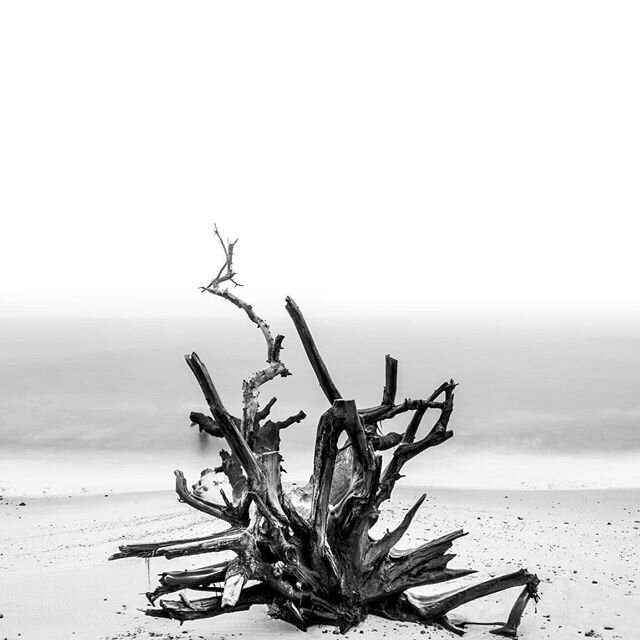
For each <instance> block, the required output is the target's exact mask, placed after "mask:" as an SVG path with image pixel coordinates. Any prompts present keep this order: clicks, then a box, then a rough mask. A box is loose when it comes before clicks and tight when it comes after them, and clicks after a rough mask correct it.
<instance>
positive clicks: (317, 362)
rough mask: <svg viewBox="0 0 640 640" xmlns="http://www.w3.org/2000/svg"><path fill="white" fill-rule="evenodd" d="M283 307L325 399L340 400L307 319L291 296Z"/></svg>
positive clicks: (340, 396) (331, 401) (332, 401)
mask: <svg viewBox="0 0 640 640" xmlns="http://www.w3.org/2000/svg"><path fill="white" fill-rule="evenodd" d="M285 308H286V310H287V313H288V314H289V315H290V316H291V319H292V320H293V324H294V325H295V328H296V331H297V332H298V335H299V336H300V340H301V341H302V346H303V347H304V350H305V353H306V354H307V358H308V359H309V362H310V363H311V367H312V368H313V371H314V373H315V374H316V378H317V379H318V383H319V384H320V388H321V389H322V391H323V392H324V395H325V396H326V397H327V400H328V401H329V402H330V403H331V404H333V403H334V402H335V401H336V400H340V399H341V398H342V395H340V392H339V391H338V388H337V387H336V385H335V384H334V383H333V380H332V379H331V376H330V375H329V370H328V369H327V365H325V363H324V360H323V359H322V356H321V355H320V352H319V351H318V347H317V346H316V343H315V342H314V340H313V336H312V335H311V331H310V330H309V327H308V325H307V321H306V320H305V319H304V316H303V315H302V311H300V308H299V307H298V305H297V304H296V303H295V302H294V300H293V299H292V298H290V297H287V304H286V306H285Z"/></svg>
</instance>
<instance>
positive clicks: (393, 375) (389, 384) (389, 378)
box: [382, 354, 398, 405]
mask: <svg viewBox="0 0 640 640" xmlns="http://www.w3.org/2000/svg"><path fill="white" fill-rule="evenodd" d="M384 365H385V367H384V368H385V383H384V391H383V392H382V404H386V405H392V404H394V402H395V401H396V391H397V389H398V361H397V360H396V359H395V358H392V357H391V356H390V355H389V354H387V355H386V356H385V359H384Z"/></svg>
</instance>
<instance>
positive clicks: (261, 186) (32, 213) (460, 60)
mask: <svg viewBox="0 0 640 640" xmlns="http://www.w3.org/2000/svg"><path fill="white" fill-rule="evenodd" d="M638 33H640V5H639V4H638V3H636V2H629V3H625V2H615V3H611V2H598V3H594V2H586V1H584V0H583V1H580V2H558V1H553V2H540V1H538V2H527V3H524V2H512V1H510V2H476V1H474V2H419V3H411V2H386V3H378V2H371V1H368V2H364V3H359V2H335V3H334V2H321V3H308V2H301V1H299V0H296V2H290V3H289V2H287V3H284V2H260V3H247V2H227V3H222V2H220V3H210V2H188V3H185V2H172V3H167V2H159V1H157V0H154V1H153V2H135V1H130V0H128V1H126V2H113V1H110V2H100V3H98V2H87V1H83V2H77V3H71V2H42V3H37V2H11V3H10V2H4V3H2V5H1V6H0V91H1V93H2V98H1V100H0V176H1V177H0V180H1V181H2V186H1V189H0V207H1V208H0V211H1V213H2V220H3V223H2V233H1V237H0V268H1V269H2V277H1V278H0V304H1V305H2V309H1V310H0V314H2V315H14V316H15V315H23V314H44V313H51V314H71V315H87V314H116V315H128V314H132V315H139V314H146V313H158V312H160V313H166V314H170V313H200V312H201V311H202V310H203V309H204V307H203V302H202V299H203V296H198V294H197V293H196V291H195V287H196V285H198V284H201V283H203V282H204V281H205V280H206V279H207V277H209V276H210V275H211V274H212V273H213V272H214V270H215V267H216V265H217V253H214V252H215V251H216V250H217V248H216V247H215V245H214V244H213V241H212V238H211V235H210V229H211V226H212V223H213V221H214V220H215V221H217V222H218V224H219V225H220V226H221V228H222V229H223V230H224V231H226V232H227V233H228V234H230V235H239V236H240V244H239V245H238V264H237V266H238V270H239V272H240V279H241V280H242V281H245V282H249V283H250V285H251V287H250V295H251V297H252V299H253V300H255V301H256V302H257V303H260V302H262V303H263V304H266V305H271V304H274V305H277V306H280V305H281V304H282V298H283V297H284V295H286V294H291V295H293V296H294V297H296V299H298V300H299V301H300V302H301V303H304V306H305V309H312V310H313V311H314V312H321V311H325V312H326V313H328V314H331V313H333V312H336V313H343V312H345V311H347V312H349V313H350V312H351V311H352V310H355V309H368V310H371V309H378V310H379V309H381V308H382V307H384V306H387V305H395V306H396V308H397V309H399V310H400V311H401V312H404V311H409V310H416V309H418V310H423V311H427V310H431V311H433V310H445V311H469V310H476V309H479V310H483V311H501V310H512V311H528V310H533V309H535V310H558V311H575V310H578V311H584V310H587V311H607V312H611V313H620V314H622V313H623V312H629V311H634V312H637V311H640V293H639V287H638V274H639V273H640V268H639V267H640V264H639V263H640V258H639V257H638V244H639V234H638V231H639V230H640V226H639V224H638V213H639V204H640V184H639V176H640V116H639V115H638V114H640V82H639V78H640V68H639V67H640V38H639V37H638ZM267 301H268V302H267ZM210 308H211V306H210V303H209V304H207V309H210Z"/></svg>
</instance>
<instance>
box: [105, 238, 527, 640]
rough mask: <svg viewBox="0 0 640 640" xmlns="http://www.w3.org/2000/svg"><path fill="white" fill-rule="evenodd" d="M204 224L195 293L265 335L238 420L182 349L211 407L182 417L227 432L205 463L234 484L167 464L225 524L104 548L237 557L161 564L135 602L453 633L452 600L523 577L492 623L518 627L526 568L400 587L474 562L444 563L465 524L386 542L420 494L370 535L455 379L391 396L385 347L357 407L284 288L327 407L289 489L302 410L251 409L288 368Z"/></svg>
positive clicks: (156, 610) (393, 380)
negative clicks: (288, 455) (215, 300)
mask: <svg viewBox="0 0 640 640" xmlns="http://www.w3.org/2000/svg"><path fill="white" fill-rule="evenodd" d="M215 234H216V237H217V238H218V239H219V241H220V243H221V245H222V248H223V251H224V255H225V260H224V264H223V265H222V267H221V269H220V270H219V272H218V274H217V275H216V277H215V278H214V279H213V280H212V281H211V282H210V283H209V284H208V285H207V286H206V287H202V290H203V291H206V292H209V293H212V294H214V295H216V296H219V297H222V298H225V299H226V300H228V301H229V302H231V303H232V304H234V305H235V306H237V307H238V308H240V309H241V310H243V311H244V312H245V313H246V315H247V316H248V317H249V319H250V320H251V321H252V322H253V323H255V324H256V325H257V327H258V328H259V329H260V331H261V332H262V334H263V336H264V339H265V343H266V355H267V365H266V366H265V367H264V368H263V369H261V370H259V371H258V372H256V373H254V374H253V375H252V376H251V377H250V378H248V379H247V380H245V381H244V382H243V385H242V398H243V410H242V416H241V417H235V416H232V415H230V414H229V412H228V411H227V410H226V409H225V406H224V404H223V403H222V400H221V398H220V396H219V394H218V392H217V390H216V388H215V386H214V384H213V381H212V380H211V377H210V375H209V373H208V371H207V369H206V367H205V365H204V364H203V363H202V362H201V360H200V359H199V358H198V356H197V355H196V354H195V353H192V354H191V355H188V356H186V360H187V364H188V365H189V367H190V368H191V371H192V372H193V374H194V376H195V378H196V380H197V381H198V384H199V385H200V388H201V390H202V393H203V395H204V397H205V399H206V401H207V404H208V406H209V409H210V411H211V416H207V415H205V414H202V413H196V412H194V413H192V414H191V419H192V421H193V422H194V423H196V424H197V425H198V426H199V427H200V430H202V431H206V432H207V433H208V434H210V435H211V436H213V437H220V438H224V440H226V442H227V445H228V447H229V449H230V452H226V451H222V452H221V457H222V465H221V466H220V467H218V469H217V470H216V471H220V472H222V473H224V474H225V475H226V476H227V478H228V480H229V483H230V485H231V487H232V495H231V496H230V497H228V496H227V495H226V494H225V493H224V492H221V495H222V500H223V503H224V504H216V503H213V502H211V501H209V500H205V499H204V497H203V496H202V495H201V494H198V493H196V492H194V491H190V490H189V488H188V486H187V482H186V479H185V477H184V475H183V474H182V472H180V471H176V472H175V475H176V492H177V494H178V498H179V500H180V501H182V502H185V503H187V504H188V505H190V506H191V507H193V508H195V509H198V510H200V511H202V512H204V513H207V514H209V515H211V516H213V517H214V518H219V519H221V520H223V521H225V522H226V523H228V525H229V527H228V528H227V529H226V530H224V531H222V532H221V533H216V534H213V535H209V536H205V537H201V538H192V539H187V540H167V541H165V542H158V543H148V544H132V545H124V546H121V547H120V551H119V553H116V554H115V555H114V556H112V559H116V558H126V557H131V556H137V557H143V558H148V557H152V556H164V557H167V558H175V557H182V556H188V555H195V554H203V553H210V552H219V551H231V552H233V553H234V557H233V558H232V559H231V560H226V561H224V562H218V563H216V564H212V565H209V566H205V567H202V568H200V569H195V570H190V571H175V572H168V573H163V574H162V575H161V577H160V585H159V586H158V587H157V588H156V589H155V591H153V592H150V593H148V594H147V597H148V599H149V601H150V602H151V604H152V607H151V608H149V609H148V610H147V611H146V613H147V614H148V615H151V616H158V617H166V618H174V619H176V620H192V619H195V618H209V617H213V616H218V615H221V614H224V613H231V612H234V611H245V610H247V609H249V608H250V607H251V606H253V605H256V604H263V605H268V607H269V609H268V610H269V614H270V615H271V616H273V617H275V618H279V619H282V620H285V621H287V622H290V623H291V624H293V625H295V626H297V627H299V628H300V629H306V628H307V627H309V626H310V625H315V624H329V625H335V626H337V627H338V628H339V629H340V631H342V632H346V631H347V630H348V629H350V628H352V627H353V626H355V625H357V624H358V623H360V622H361V621H362V620H364V619H365V618H366V616H367V615H368V614H375V615H378V616H382V617H385V618H389V619H391V620H401V621H409V622H416V623H421V624H439V625H441V626H443V627H445V628H446V629H448V630H449V631H452V632H454V633H457V634H462V633H463V632H464V631H463V627H464V624H465V623H458V624H457V625H454V624H453V623H452V622H451V621H450V620H449V619H448V618H447V614H448V612H449V611H451V610H452V609H455V608H456V607H458V606H460V605H462V604H464V603H466V602H469V601H471V600H474V599H476V598H481V597H483V596H486V595H489V594H492V593H496V592H498V591H502V590H504V589H509V588H511V587H517V586H521V587H523V590H522V591H521V593H520V595H519V597H518V598H517V600H516V602H515V604H514V606H513V608H512V610H511V613H510V615H509V619H508V621H507V622H505V623H494V624H495V625H500V626H499V627H498V628H496V629H494V630H493V633H496V634H499V635H505V636H511V637H515V635H516V632H517V627H518V624H519V622H520V618H521V616H522V613H523V611H524V609H525V607H526V605H527V603H528V601H529V599H531V598H533V599H536V600H537V597H538V596H537V585H538V582H539V581H538V578H537V577H536V576H535V575H534V574H531V573H529V572H528V571H526V570H525V569H521V570H520V571H516V572H514V573H510V574H507V575H504V576H501V577H497V578H492V579H491V580H487V581H485V582H479V583H478V584H474V585H472V586H466V587H458V588H457V589H456V588H454V589H452V588H451V587H450V588H449V589H448V590H447V591H446V592H445V593H443V594H442V595H440V596H430V597H425V596H421V595H417V594H413V593H411V591H408V589H410V588H411V587H418V586H422V585H427V584H433V583H440V582H449V581H455V580H456V579H457V578H460V577H462V576H466V575H468V574H470V573H474V571H473V570H470V569H450V568H448V566H447V565H448V564H449V562H450V560H451V559H452V558H453V557H454V554H451V553H448V552H449V549H450V548H451V546H452V544H453V542H454V541H455V540H456V539H458V538H460V537H462V536H464V535H465V533H464V532H463V531H461V530H459V531H454V532H452V533H449V534H448V535H445V536H442V537H441V538H437V539H435V540H431V541H430V542H427V543H426V544H423V545H421V546H419V547H416V548H414V549H408V550H399V549H396V545H397V543H398V542H399V541H400V539H401V538H402V536H403V534H404V533H405V532H406V531H407V529H408V528H409V525H410V524H411V521H412V519H413V517H414V516H415V514H416V512H417V510H418V508H419V507H420V505H421V504H422V502H423V501H424V498H425V496H424V495H423V496H422V497H421V498H420V499H419V500H418V501H417V502H416V504H415V505H414V506H413V507H411V509H409V510H408V511H407V513H406V515H405V516H404V518H403V519H402V521H401V522H400V523H399V524H398V525H397V527H396V528H395V529H393V530H391V531H388V532H387V533H386V534H385V535H384V536H382V538H380V539H377V540H376V539H374V538H373V537H372V536H371V535H370V530H371V528H372V527H373V525H374V524H375V523H376V521H377V520H378V516H379V508H380V505H381V504H382V503H383V502H384V501H386V500H388V499H389V498H390V497H391V493H392V491H393V488H394V485H395V483H396V482H397V481H398V480H399V479H400V478H401V477H402V475H401V472H402V469H403V466H404V465H405V464H406V463H407V462H408V461H409V460H411V459H412V458H414V457H415V456H417V455H418V454H420V453H423V452H424V451H426V450H427V449H429V448H431V447H435V446H437V445H440V444H442V443H444V442H446V441H447V440H448V439H449V438H451V436H452V435H453V432H452V431H450V430H449V429H448V425H449V420H450V418H451V413H452V411H453V399H454V389H455V387H456V385H455V383H454V382H453V380H450V381H448V382H444V383H443V384H441V385H440V386H439V387H438V388H437V389H436V390H435V391H434V392H433V393H432V394H431V395H430V396H429V397H427V398H426V399H421V400H409V399H407V400H404V401H402V402H396V389H397V371H398V363H397V361H396V360H395V359H394V358H392V357H390V356H386V361H385V364H386V367H385V386H384V391H383V394H382V400H381V402H380V404H379V405H378V406H375V407H369V408H359V407H358V406H357V405H356V403H355V401H354V400H351V399H345V398H343V397H342V394H341V393H340V392H339V391H338V389H337V387H336V385H335V384H334V382H333V380H332V379H331V376H330V375H329V372H328V369H327V367H326V365H325V363H324V361H323V360H322V358H321V356H320V353H319V351H318V348H317V346H316V344H315V342H314V340H313V338H312V336H311V332H310V330H309V327H308V326H307V323H306V321H305V319H304V317H303V316H302V313H301V312H300V309H299V308H298V306H297V305H296V304H295V302H294V301H293V300H292V299H291V298H287V302H286V309H287V311H288V313H289V315H290V316H291V319H292V320H293V324H294V326H295V328H296V330H297V332H298V335H299V337H300V340H301V341H302V345H303V347H304V350H305V352H306V354H307V357H308V359H309V362H310V364H311V366H312V368H313V370H314V372H315V375H316V377H317V380H318V382H319V384H320V387H321V388H322V391H323V392H324V394H325V396H326V398H327V400H328V402H329V405H330V406H329V408H328V409H327V411H325V413H324V414H322V416H320V419H319V423H318V428H317V434H316V443H315V457H314V465H313V476H312V478H311V480H310V482H309V484H308V485H307V486H306V487H305V488H304V489H302V490H300V489H299V490H297V491H295V492H291V493H287V492H286V491H285V490H284V489H283V486H282V481H281V461H282V458H281V456H280V453H279V448H280V431H281V430H282V429H285V428H286V427H288V426H290V425H292V424H295V423H297V422H300V421H302V420H303V419H304V418H305V417H306V416H305V414H304V412H302V411H301V412H299V413H298V414H296V415H295V416H292V417H290V418H287V419H286V420H283V421H272V420H270V419H269V416H270V411H271V409H272V407H273V405H274V403H275V398H274V399H272V400H270V401H269V402H268V403H267V404H265V405H264V407H262V408H260V405H259V392H260V388H261V387H262V386H263V385H264V384H265V383H267V382H269V381H270V380H273V379H274V378H276V377H277V376H283V377H284V376H288V375H290V374H289V371H288V369H287V367H286V366H285V364H284V363H283V362H282V360H281V358H280V351H281V346H282V341H283V336H282V335H276V336H275V337H274V336H273V334H272V333H271V330H270V328H269V326H268V325H267V323H266V322H265V321H264V320H263V319H262V318H260V317H259V316H258V315H256V313H255V311H254V310H253V308H252V307H251V305H249V304H247V303H246V302H245V301H244V300H242V299H240V298H239V297H237V296H236V295H235V294H234V293H233V292H232V291H231V290H230V289H229V288H226V287H223V286H222V285H224V284H225V283H231V284H232V285H237V282H236V281H235V272H234V270H233V254H234V248H235V244H236V241H234V242H228V241H224V240H223V239H222V237H221V236H220V234H219V233H218V230H217V228H216V229H215ZM428 410H434V411H435V412H437V419H436V421H435V424H434V425H433V427H432V428H431V429H430V431H428V432H427V433H426V435H424V436H423V437H421V438H418V437H417V434H418V429H419V427H420V424H421V422H422V419H423V418H424V416H425V414H426V413H427V411H428ZM402 413H411V418H410V420H409V422H408V425H407V427H406V429H405V431H404V433H401V434H400V433H393V432H391V433H387V434H383V433H382V431H381V429H380V425H381V423H382V422H384V421H385V420H388V419H390V418H393V417H395V416H397V415H399V414H402ZM342 434H346V437H347V441H346V442H347V444H346V445H345V446H343V447H339V446H338V441H339V438H340V436H341V435H342ZM385 449H387V450H388V449H393V452H392V455H391V457H390V461H389V462H388V464H387V465H386V467H385V468H384V469H383V468H382V457H381V456H380V455H378V454H377V453H376V452H377V451H380V450H385ZM208 471H211V470H208ZM187 589H189V590H194V591H209V592H211V593H212V594H213V595H212V596H211V597H207V598H200V599H195V598H191V597H188V596H187V595H186V593H185V591H184V590H187ZM173 592H179V596H180V597H179V599H178V600H167V599H161V596H164V595H166V594H168V593H173ZM156 604H159V605H160V606H155V605H156Z"/></svg>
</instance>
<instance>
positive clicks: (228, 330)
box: [0, 317, 640, 493]
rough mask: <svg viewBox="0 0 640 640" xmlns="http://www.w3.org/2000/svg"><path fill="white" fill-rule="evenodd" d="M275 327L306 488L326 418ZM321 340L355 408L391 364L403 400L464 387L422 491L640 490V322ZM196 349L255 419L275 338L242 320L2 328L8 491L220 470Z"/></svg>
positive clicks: (503, 323)
mask: <svg viewBox="0 0 640 640" xmlns="http://www.w3.org/2000/svg"><path fill="white" fill-rule="evenodd" d="M273 324H274V326H275V328H276V329H277V330H280V331H281V332H283V333H285V334H286V336H287V339H286V340H285V347H286V348H285V351H284V355H283V359H284V360H285V362H286V363H287V365H288V366H289V368H290V369H291V371H292V372H293V373H294V375H293V376H291V377H288V378H286V379H281V380H277V381H274V382H273V383H271V384H270V385H268V387H265V389H264V391H263V396H262V397H263V398H264V399H265V400H266V399H268V398H270V397H271V395H276V396H277V397H278V403H277V404H276V407H275V409H274V415H275V416H276V417H277V418H278V417H279V418H282V417H285V416H287V415H290V414H292V413H295V412H297V411H298V410H299V409H304V410H305V411H306V412H307V414H308V418H307V420H305V421H304V422H303V423H302V424H298V425H295V426H292V427H290V428H289V429H288V430H287V431H285V432H283V454H284V456H285V468H286V469H287V471H288V473H289V475H288V477H289V479H291V480H302V479H304V478H305V477H306V476H307V475H308V474H309V472H310V469H311V466H310V465H311V457H312V448H313V439H314V436H315V428H316V424H317V419H318V416H319V415H320V414H321V413H322V411H324V410H325V409H326V407H327V405H326V402H325V400H324V398H323V396H322V394H321V392H320V390H319V388H318V385H317V383H316V382H315V379H314V377H313V374H312V372H311V369H310V367H309V365H308V363H307V362H306V360H305V359H304V354H303V352H302V349H301V347H300V345H299V343H298V340H297V336H296V335H295V332H294V331H293V330H292V328H291V327H290V324H289V322H288V320H287V319H285V318H282V319H279V320H278V321H277V322H274V323H273ZM312 329H313V331H314V334H315V335H316V338H317V341H318V343H319V345H320V348H321V351H322V353H323V355H324V357H325V360H326V362H327V364H328V366H329V368H330V370H331V372H332V374H333V377H334V380H335V382H336V384H337V386H338V387H339V389H340V390H341V392H342V395H343V396H344V397H348V398H350V397H353V398H355V399H356V401H357V402H358V404H359V405H361V406H370V405H373V404H377V403H378V401H379V399H380V397H381V393H382V387H383V381H384V355H385V354H386V353H391V354H392V355H394V356H395V357H397V358H398V359H399V361H400V369H399V371H400V374H399V397H402V398H404V397H424V396H425V395H427V394H428V393H429V392H430V391H431V390H432V389H434V388H435V387H436V386H438V385H439V384H440V383H441V382H442V381H443V380H445V379H448V378H454V379H455V380H456V381H459V382H460V387H459V388H458V390H457V394H456V407H455V412H454V416H453V419H452V422H451V426H452V428H453V430H454V432H455V437H454V438H453V439H452V440H450V441H448V442H447V443H446V444H444V445H443V446H442V447H439V448H438V449H434V450H430V451H429V452H428V453H426V454H424V455H423V456H422V458H421V459H420V461H414V463H413V464H412V465H410V466H408V467H407V470H408V471H409V473H410V476H411V477H410V482H411V484H421V483H424V484H428V485H432V486H451V487H476V486H478V487H480V486H482V487H511V488H547V487H553V488H584V487H588V488H596V487H632V486H633V487H638V486H640V389H639V387H640V329H636V328H635V327H634V326H633V324H632V323H629V324H626V325H623V324H622V323H618V324H613V323H605V322H604V321H603V322H589V321H586V320H582V321H580V322H576V321H573V320H568V319H553V318H545V319H541V318H537V319H536V318H533V319H532V318H529V319H527V318H514V317H513V318H510V319H508V320H504V319H501V318H499V317H478V318H462V317H458V318H453V319H448V320H447V319H444V318H436V319H425V320H423V321H418V320H416V319H415V318H412V319H410V320H407V321H403V320H401V319H397V318H396V319H377V320H375V321H374V322H373V323H372V321H371V319H367V320H364V319H363V320H357V319H353V318H351V319H347V320H328V319H324V320H319V321H315V322H313V323H312ZM190 351H197V352H198V354H199V355H200V357H201V358H202V359H203V360H204V362H205V363H206V364H207V366H208V367H209V370H210V372H211V373H212V376H213V377H214V380H215V381H216V384H217V386H218V389H219V391H220V393H221V395H222V397H223V398H224V400H225V402H226V404H227V406H228V409H229V410H230V411H231V412H236V413H237V412H239V407H240V388H241V383H242V380H243V378H244V377H246V376H247V375H249V374H250V373H252V372H253V371H255V370H256V369H258V368H260V367H261V366H262V365H263V363H264V348H263V343H262V342H261V336H260V334H259V332H258V331H257V330H256V329H254V328H253V327H252V326H251V325H248V324H247V323H246V322H244V321H243V320H242V319H239V320H238V322H234V323H229V322H227V321H226V320H224V321H222V320H217V319H215V318H214V319H212V320H178V319H172V320H157V319H156V320H153V319H148V320H145V319H135V320H133V319H130V320H125V319H94V320H88V319H87V320H78V319H73V320H69V319H46V320H45V319H39V320H35V319H27V320H16V319H12V320H2V321H0V353H1V360H0V490H3V491H7V492H19V493H20V492H22V493H34V492H35V493H38V492H49V493H60V492H78V491H103V490H133V489H162V488H166V487H168V486H171V484H172V482H173V475H172V470H173V469H174V468H183V469H185V470H186V471H187V472H188V473H189V474H190V475H191V476H194V475H196V476H197V474H198V473H199V471H200V469H202V468H205V467H210V466H215V465H216V464H217V463H218V451H219V449H220V445H221V443H220V442H219V441H216V440H213V439H211V438H209V437H206V436H201V435H199V434H198V432H197V430H195V429H190V428H189V418H188V414H189V412H190V411H192V410H196V411H206V407H205V405H204V403H203V400H202V398H201V396H200V393H199V389H198V387H197V385H196V383H195V381H194V380H193V379H192V376H191V373H190V372H189V370H188V368H187V366H186V364H185V363H184V360H183V354H185V353H187V352H190ZM428 419H429V416H428V415H427V418H426V423H425V426H428V425H429V420H428ZM405 421H406V417H402V418H401V419H398V420H397V421H396V423H395V424H394V425H388V426H389V427H392V426H393V427H394V428H396V429H401V428H402V427H403V426H404V423H405ZM194 480H195V478H194ZM408 480H409V478H408Z"/></svg>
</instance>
